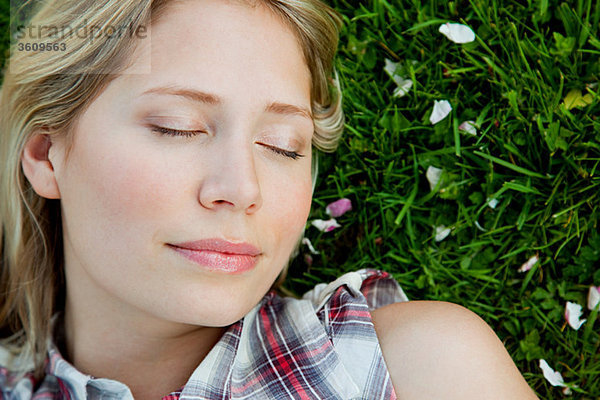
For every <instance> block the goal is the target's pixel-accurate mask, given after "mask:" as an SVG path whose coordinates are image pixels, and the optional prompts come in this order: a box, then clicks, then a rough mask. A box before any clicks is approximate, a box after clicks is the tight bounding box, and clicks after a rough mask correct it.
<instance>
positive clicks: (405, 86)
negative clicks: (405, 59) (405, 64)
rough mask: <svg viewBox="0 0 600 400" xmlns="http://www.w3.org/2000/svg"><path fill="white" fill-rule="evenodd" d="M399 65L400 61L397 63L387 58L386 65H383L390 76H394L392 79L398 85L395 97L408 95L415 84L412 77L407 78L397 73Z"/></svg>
mask: <svg viewBox="0 0 600 400" xmlns="http://www.w3.org/2000/svg"><path fill="white" fill-rule="evenodd" d="M399 65H400V64H399V63H395V62H393V61H391V60H388V59H387V58H386V59H385V67H383V70H384V71H385V72H386V73H387V74H388V75H389V76H390V78H392V80H393V81H394V82H395V83H396V86H398V87H397V88H396V89H395V90H394V97H402V96H404V95H406V94H407V93H408V92H409V91H410V88H411V87H412V85H413V81H412V79H408V78H405V77H403V76H400V75H399V74H398V73H397V71H399V70H400V67H399Z"/></svg>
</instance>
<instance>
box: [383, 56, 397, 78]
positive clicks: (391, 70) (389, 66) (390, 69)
mask: <svg viewBox="0 0 600 400" xmlns="http://www.w3.org/2000/svg"><path fill="white" fill-rule="evenodd" d="M384 61H385V66H384V67H383V70H384V71H385V72H387V74H388V75H389V76H390V78H392V79H394V77H395V76H396V70H397V69H398V65H399V63H395V62H393V61H392V60H388V59H387V58H386V59H385V60H384Z"/></svg>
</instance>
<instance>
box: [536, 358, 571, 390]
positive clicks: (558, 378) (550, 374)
mask: <svg viewBox="0 0 600 400" xmlns="http://www.w3.org/2000/svg"><path fill="white" fill-rule="evenodd" d="M540 368H541V369H542V372H543V373H544V378H546V380H547V381H548V382H549V383H550V384H551V385H552V386H564V387H566V385H565V381H564V380H563V377H562V375H561V374H560V372H557V371H554V370H553V369H552V368H550V366H549V365H548V363H547V362H546V360H544V359H541V360H540Z"/></svg>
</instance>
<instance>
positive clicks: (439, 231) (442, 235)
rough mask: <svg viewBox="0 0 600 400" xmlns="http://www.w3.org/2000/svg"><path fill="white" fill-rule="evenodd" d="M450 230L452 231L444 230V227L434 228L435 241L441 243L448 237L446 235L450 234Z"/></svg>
mask: <svg viewBox="0 0 600 400" xmlns="http://www.w3.org/2000/svg"><path fill="white" fill-rule="evenodd" d="M451 230H452V229H450V228H446V227H445V226H444V225H440V226H436V227H435V241H436V242H441V241H442V240H444V239H446V237H448V235H449V234H450V231H451Z"/></svg>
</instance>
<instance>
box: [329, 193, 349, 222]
mask: <svg viewBox="0 0 600 400" xmlns="http://www.w3.org/2000/svg"><path fill="white" fill-rule="evenodd" d="M350 210H352V202H351V201H350V199H346V198H344V199H339V200H337V201H334V202H333V203H329V204H328V205H327V207H325V212H326V213H327V214H328V215H331V216H332V217H334V218H337V217H340V216H342V215H344V214H345V213H346V212H347V211H350Z"/></svg>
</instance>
